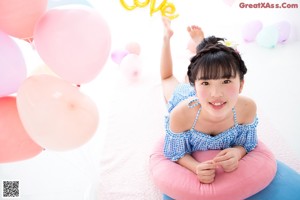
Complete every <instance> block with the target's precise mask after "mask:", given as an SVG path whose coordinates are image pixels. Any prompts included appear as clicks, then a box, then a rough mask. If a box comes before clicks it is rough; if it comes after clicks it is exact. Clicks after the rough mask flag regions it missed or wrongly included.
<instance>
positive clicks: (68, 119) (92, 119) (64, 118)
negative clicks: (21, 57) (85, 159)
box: [17, 74, 99, 151]
mask: <svg viewBox="0 0 300 200" xmlns="http://www.w3.org/2000/svg"><path fill="white" fill-rule="evenodd" d="M17 107H18V111H19V114H20V119H21V121H22V123H23V125H24V127H25V130H26V131H27V132H28V134H29V135H30V136H31V137H32V139H33V140H34V141H35V142H36V143H38V144H39V145H40V146H42V147H44V148H46V149H50V150H55V151H65V150H69V149H74V148H77V147H79V146H81V145H83V144H85V143H86V142H87V141H88V140H89V139H91V137H92V136H93V135H94V133H95V132H96V130H97V126H98V121H99V115H98V109H97V106H96V105H95V103H94V102H93V101H92V100H91V99H90V98H89V97H88V96H86V95H84V94H83V93H81V92H80V91H79V88H78V87H75V86H73V85H71V84H70V83H69V82H67V81H65V80H63V79H61V78H58V77H55V76H52V75H46V74H41V75H36V76H31V77H29V78H27V79H26V80H25V81H24V83H23V84H22V85H21V87H20V89H19V90H18V93H17Z"/></svg>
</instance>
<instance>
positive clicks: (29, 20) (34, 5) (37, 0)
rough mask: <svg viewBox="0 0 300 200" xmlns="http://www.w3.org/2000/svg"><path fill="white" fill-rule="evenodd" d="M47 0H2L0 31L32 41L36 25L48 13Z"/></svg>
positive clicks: (0, 2)
mask: <svg viewBox="0 0 300 200" xmlns="http://www.w3.org/2000/svg"><path fill="white" fill-rule="evenodd" d="M47 4H48V1H47V0H0V13H1V14H0V29H1V30H2V31H4V32H6V33H7V34H8V35H11V36H14V37H16V38H20V39H25V40H27V41H31V38H32V37H33V31H34V27H35V24H36V23H37V21H38V20H39V18H40V17H41V16H42V15H43V14H44V13H45V12H46V9H47Z"/></svg>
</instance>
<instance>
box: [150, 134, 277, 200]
mask: <svg viewBox="0 0 300 200" xmlns="http://www.w3.org/2000/svg"><path fill="white" fill-rule="evenodd" d="M163 143H164V139H161V140H160V141H159V142H158V143H157V145H156V147H155V148H154V151H153V154H152V155H151V157H150V171H151V176H152V179H153V181H154V184H155V185H156V186H157V187H158V188H159V189H160V191H161V192H162V193H164V194H167V195H168V196H170V197H172V198H174V199H179V200H185V199H186V200H194V199H222V200H227V199H228V200H241V199H246V198H247V197H249V196H251V195H253V194H255V193H257V192H259V191H261V190H262V189H264V188H265V187H266V186H267V185H268V184H269V183H270V182H271V181H272V179H273V178H274V176H275V174H276V160H275V158H274V156H273V154H272V152H271V151H270V150H269V149H268V148H267V147H266V146H265V145H264V144H263V143H262V142H261V141H259V143H258V146H257V147H256V148H255V149H254V150H253V151H251V152H250V153H248V154H247V155H246V156H244V158H243V159H242V160H240V162H239V168H238V169H237V170H235V171H233V172H231V173H226V172H223V170H222V169H221V168H219V169H218V170H217V174H216V177H215V181H214V182H213V183H211V184H202V183H200V182H199V180H198V178H197V177H196V175H195V174H194V173H193V172H191V171H189V170H188V169H186V168H184V167H182V166H180V165H178V164H177V163H175V162H172V161H170V160H168V159H167V158H165V157H164V155H163ZM218 152H219V150H210V151H201V152H200V151H198V152H195V153H194V154H193V156H194V158H196V160H198V161H200V162H202V161H205V160H209V159H212V158H213V157H214V156H215V155H216V154H217V153H218Z"/></svg>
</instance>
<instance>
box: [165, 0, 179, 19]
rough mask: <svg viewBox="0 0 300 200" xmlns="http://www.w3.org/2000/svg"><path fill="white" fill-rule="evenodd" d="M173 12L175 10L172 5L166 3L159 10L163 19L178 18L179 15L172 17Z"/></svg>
mask: <svg viewBox="0 0 300 200" xmlns="http://www.w3.org/2000/svg"><path fill="white" fill-rule="evenodd" d="M175 12H176V8H175V6H174V4H173V3H169V2H167V3H166V4H165V5H164V6H163V8H162V9H161V14H162V15H163V16H165V17H168V18H169V19H170V20H173V19H175V18H176V17H178V16H179V14H175V15H173V14H174V13H175Z"/></svg>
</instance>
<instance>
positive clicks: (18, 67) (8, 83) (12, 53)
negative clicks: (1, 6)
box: [0, 31, 27, 97]
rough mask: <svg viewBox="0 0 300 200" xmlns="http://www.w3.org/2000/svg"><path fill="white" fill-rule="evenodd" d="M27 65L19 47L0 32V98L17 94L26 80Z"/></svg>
mask: <svg viewBox="0 0 300 200" xmlns="http://www.w3.org/2000/svg"><path fill="white" fill-rule="evenodd" d="M26 73H27V70H26V64H25V60H24V58H23V55H22V52H21V50H20V48H19V47H18V45H17V44H16V43H15V42H14V40H13V39H11V38H10V37H9V36H8V35H7V34H6V33H3V32H1V31H0V97H1V96H7V95H10V94H12V93H15V92H16V91H17V90H18V88H19V86H20V85H21V83H22V82H23V81H24V80H25V78H26Z"/></svg>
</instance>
